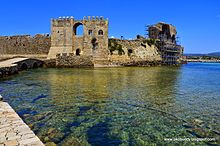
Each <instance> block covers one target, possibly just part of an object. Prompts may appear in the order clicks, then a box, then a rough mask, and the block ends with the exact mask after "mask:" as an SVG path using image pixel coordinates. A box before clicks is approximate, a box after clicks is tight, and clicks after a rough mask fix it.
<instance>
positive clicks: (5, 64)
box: [0, 58, 28, 68]
mask: <svg viewBox="0 0 220 146" xmlns="http://www.w3.org/2000/svg"><path fill="white" fill-rule="evenodd" d="M26 59H28V58H12V59H8V60H5V61H1V62H0V68H1V67H11V66H16V65H17V64H16V63H17V62H20V61H23V60H26Z"/></svg>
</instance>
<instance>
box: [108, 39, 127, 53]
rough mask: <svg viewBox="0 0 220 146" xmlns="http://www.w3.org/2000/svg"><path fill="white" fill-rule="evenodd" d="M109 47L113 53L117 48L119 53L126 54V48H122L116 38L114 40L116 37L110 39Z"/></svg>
mask: <svg viewBox="0 0 220 146" xmlns="http://www.w3.org/2000/svg"><path fill="white" fill-rule="evenodd" d="M108 47H109V50H110V52H111V54H113V52H114V51H116V50H117V51H118V54H119V55H123V54H125V52H124V50H123V49H122V45H121V44H118V43H117V42H116V40H114V39H109V41H108Z"/></svg>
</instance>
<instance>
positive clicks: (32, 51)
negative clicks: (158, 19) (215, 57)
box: [0, 16, 183, 67]
mask: <svg viewBox="0 0 220 146" xmlns="http://www.w3.org/2000/svg"><path fill="white" fill-rule="evenodd" d="M108 25H109V22H108V19H104V18H103V17H90V16H88V17H84V18H83V19H82V20H76V19H74V18H73V17H59V18H58V19H52V20H51V35H49V34H47V35H35V36H30V35H19V36H2V37H1V36H0V59H6V58H10V57H16V56H23V57H27V58H38V59H44V60H46V58H47V60H46V61H48V62H50V63H51V66H54V65H56V66H57V67H59V66H60V67H83V66H86V67H88V66H89V67H90V66H91V67H93V66H94V67H99V66H101V67H102V66H106V67H109V66H152V65H160V64H161V63H162V64H179V63H180V58H181V56H182V52H183V47H181V46H180V45H178V44H177V40H176V35H177V32H176V28H175V27H174V26H172V25H170V24H165V23H158V24H155V25H151V26H149V28H148V32H149V38H145V37H142V36H140V35H138V36H137V38H136V39H133V40H126V39H117V38H111V39H109V38H108ZM79 27H82V28H83V30H82V31H83V33H82V34H81V35H80V32H78V28H79Z"/></svg>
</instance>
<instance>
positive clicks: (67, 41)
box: [48, 17, 109, 60]
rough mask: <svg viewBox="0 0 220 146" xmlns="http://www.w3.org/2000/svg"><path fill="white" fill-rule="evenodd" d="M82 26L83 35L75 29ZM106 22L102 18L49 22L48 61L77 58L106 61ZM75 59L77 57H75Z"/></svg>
mask: <svg viewBox="0 0 220 146" xmlns="http://www.w3.org/2000/svg"><path fill="white" fill-rule="evenodd" d="M80 25H82V26H83V35H82V36H80V35H78V32H77V28H78V27H79V26H80ZM108 55H109V50H108V20H107V19H104V18H103V17H84V19H83V20H75V19H74V18H73V17H65V18H59V19H52V20H51V47H50V51H49V54H48V59H53V58H56V57H57V56H58V57H61V56H72V57H74V56H78V58H81V59H82V58H86V57H87V58H91V57H92V59H93V60H103V59H108ZM75 58H77V57H75Z"/></svg>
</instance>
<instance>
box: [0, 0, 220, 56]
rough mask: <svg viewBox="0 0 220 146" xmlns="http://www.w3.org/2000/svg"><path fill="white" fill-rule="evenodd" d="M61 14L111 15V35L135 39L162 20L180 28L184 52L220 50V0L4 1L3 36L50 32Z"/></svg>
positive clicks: (0, 32) (1, 12) (0, 26)
mask: <svg viewBox="0 0 220 146" xmlns="http://www.w3.org/2000/svg"><path fill="white" fill-rule="evenodd" d="M59 16H74V17H75V18H77V19H82V18H83V16H104V17H105V18H109V37H111V36H114V37H120V36H121V35H123V36H124V37H125V38H134V37H135V36H136V35H137V34H141V35H144V34H145V25H148V24H155V23H157V22H159V21H163V22H167V23H170V24H173V25H174V26H176V27H177V31H178V36H179V37H180V41H181V44H182V45H183V46H184V47H185V53H208V52H216V51H219V52H220V1H219V0H184V1H178V0H157V1H154V0H150V1H149V0H77V1H75V0H62V1H58V0H34V1H32V0H19V1H18V0H9V1H1V5H0V17H1V21H0V35H16V34H31V35H34V34H36V33H50V19H51V18H58V17H59Z"/></svg>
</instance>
